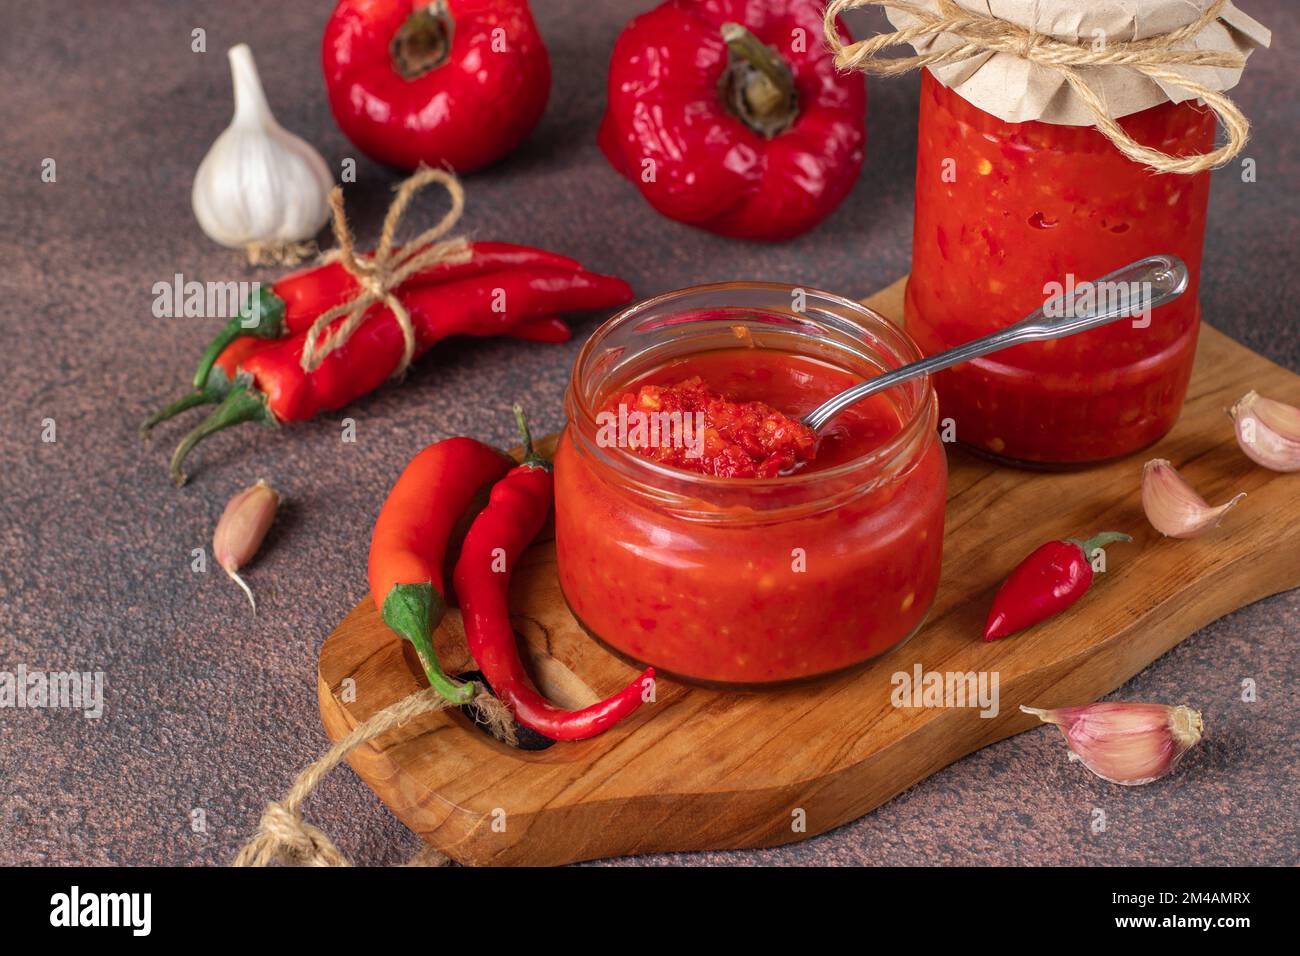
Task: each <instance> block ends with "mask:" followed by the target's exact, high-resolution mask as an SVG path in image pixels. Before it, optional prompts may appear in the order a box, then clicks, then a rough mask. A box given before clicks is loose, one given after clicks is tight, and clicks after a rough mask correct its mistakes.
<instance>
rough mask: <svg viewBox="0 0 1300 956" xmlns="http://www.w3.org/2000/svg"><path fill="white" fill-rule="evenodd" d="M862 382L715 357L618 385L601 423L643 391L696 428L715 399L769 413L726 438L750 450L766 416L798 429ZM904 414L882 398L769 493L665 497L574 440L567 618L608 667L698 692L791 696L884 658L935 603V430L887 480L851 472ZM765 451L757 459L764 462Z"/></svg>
mask: <svg viewBox="0 0 1300 956" xmlns="http://www.w3.org/2000/svg"><path fill="white" fill-rule="evenodd" d="M859 381H861V376H860V375H856V374H854V373H852V372H850V371H848V370H847V369H844V368H841V367H838V366H836V365H831V364H829V363H827V362H825V361H821V360H819V359H815V358H811V357H808V356H803V355H796V354H792V353H788V352H782V351H777V350H772V349H745V348H740V349H721V350H717V351H710V352H700V353H696V354H692V355H689V356H685V357H682V358H680V359H677V360H675V361H672V362H670V363H668V364H664V365H661V366H658V367H656V368H653V369H649V370H645V371H643V372H640V373H638V374H637V375H635V376H634V377H632V378H631V379H629V380H627V381H623V382H618V383H615V384H614V386H613V387H612V388H610V389H608V391H607V393H606V395H605V396H604V398H603V399H602V400H601V401H600V402H599V403H598V404H597V405H596V407H599V408H601V409H602V411H604V412H613V411H616V408H617V405H618V403H619V400H620V399H621V398H624V397H627V396H628V395H632V396H636V395H638V394H640V393H641V390H642V389H643V388H644V387H647V386H653V388H654V389H656V390H657V394H658V395H660V396H662V395H664V394H665V393H668V394H671V395H676V396H679V397H681V398H682V399H683V402H684V404H685V405H686V406H687V407H688V408H690V410H697V409H696V404H697V403H702V404H703V405H704V406H705V407H704V408H703V409H700V410H704V411H706V413H707V412H708V410H709V409H708V403H709V402H710V401H713V400H716V399H717V398H718V397H719V396H721V397H723V399H724V400H725V402H726V404H727V405H728V409H727V411H736V410H737V409H744V408H745V406H747V405H750V404H751V403H761V406H762V408H759V409H754V408H749V409H746V412H745V413H744V414H741V415H740V421H741V423H742V426H743V429H742V430H743V431H744V435H743V436H737V435H736V433H734V432H733V434H732V438H733V439H737V438H738V437H739V440H738V441H737V443H738V444H741V445H742V446H743V445H744V443H745V442H746V441H748V440H749V439H754V438H756V436H755V435H752V434H749V429H750V428H751V427H753V428H755V429H758V430H761V428H762V424H761V423H762V422H763V421H768V420H770V416H771V415H773V414H776V415H779V416H780V417H781V418H782V419H785V420H786V421H789V420H791V419H794V420H797V419H798V418H799V417H800V416H802V415H803V414H805V413H807V412H809V411H811V410H812V409H813V408H815V407H816V406H817V405H819V404H821V402H823V401H825V400H826V399H827V398H830V397H831V396H832V395H834V394H836V393H838V392H840V391H842V390H843V389H845V388H847V387H849V386H851V385H854V384H856V383H857V382H859ZM896 401H897V396H893V395H891V394H890V393H888V392H886V393H883V394H881V395H876V396H872V397H871V398H869V399H867V400H866V401H863V402H860V403H858V404H857V405H854V406H852V407H851V408H849V409H847V410H845V411H844V412H843V413H842V414H841V415H839V416H838V417H837V418H835V419H833V420H832V421H831V423H830V424H829V425H828V426H827V427H826V428H825V429H823V430H822V432H821V433H820V441H819V442H818V444H817V446H816V451H815V457H813V458H812V459H811V460H810V461H807V462H806V463H805V464H804V465H803V466H802V468H801V469H800V470H799V471H798V473H797V474H796V475H795V476H794V477H793V478H778V479H776V480H775V481H764V482H761V483H755V482H753V481H752V479H751V480H743V481H737V480H728V479H726V478H717V477H715V476H713V475H711V474H706V473H704V472H702V471H701V470H699V469H692V470H690V471H688V470H682V471H681V472H680V474H681V479H680V486H678V483H677V481H676V480H673V481H669V482H667V483H666V484H665V483H664V482H663V480H662V479H661V478H660V477H658V476H654V475H649V474H645V475H641V474H636V473H637V472H638V469H637V468H635V467H631V468H628V469H626V470H625V469H624V468H622V467H617V468H616V467H613V466H612V465H611V464H610V463H609V462H608V461H606V460H605V459H604V456H605V454H609V455H611V456H613V457H615V458H618V456H623V457H625V458H626V457H633V458H640V457H641V455H640V451H639V450H634V449H628V448H627V447H626V445H624V446H621V447H615V448H607V447H601V448H600V449H599V453H596V452H593V451H592V450H590V449H588V448H587V447H585V446H584V447H580V445H579V443H578V442H575V439H574V435H573V431H574V427H575V426H574V425H573V424H570V426H569V428H567V429H566V430H565V433H564V436H563V437H562V439H561V442H560V445H559V448H558V450H557V453H556V460H555V479H556V551H557V559H558V564H559V576H560V584H561V587H562V589H563V592H564V595H565V597H566V599H567V600H568V602H569V605H570V607H571V608H572V610H573V612H574V614H575V615H576V616H577V618H578V619H579V620H580V621H581V622H582V623H583V625H584V626H585V627H586V628H587V630H588V631H589V632H591V633H592V634H594V635H595V636H597V637H598V638H600V639H601V640H603V641H604V642H605V643H607V644H609V645H610V646H612V647H613V648H615V649H616V650H618V651H620V652H622V653H624V654H626V655H628V656H630V657H632V658H634V659H636V660H638V661H643V662H647V663H652V664H654V665H655V666H656V667H658V668H661V669H662V670H664V671H665V672H667V673H669V674H672V675H676V676H678V677H684V678H687V679H691V680H696V681H703V682H707V683H717V684H763V683H771V682H780V681H790V680H797V679H801V678H806V677H812V676H816V675H820V674H825V673H829V672H833V671H836V670H840V669H842V668H845V667H849V666H852V665H854V664H858V663H861V662H862V661H865V660H868V659H869V658H871V657H874V656H876V655H878V654H881V653H884V652H885V651H886V650H889V649H890V648H891V647H893V646H894V645H896V644H898V643H899V642H900V641H902V640H903V639H905V638H906V637H907V636H908V635H910V634H911V633H912V632H913V631H915V630H916V628H917V627H919V625H920V623H921V621H922V620H923V618H924V616H925V613H926V611H927V610H928V609H929V606H930V604H931V602H932V600H933V597H934V592H935V589H936V588H937V586H938V580H939V568H940V558H941V553H942V539H943V514H944V503H945V498H946V480H947V466H946V461H945V457H944V453H943V449H942V446H941V445H940V444H939V442H938V441H937V438H936V436H935V434H934V432H933V431H932V430H931V429H932V424H933V423H932V421H931V427H927V428H924V429H922V430H920V431H914V433H913V434H914V435H915V437H914V438H911V437H909V438H908V439H906V440H904V444H905V447H900V448H899V450H898V452H897V455H896V456H893V455H891V456H888V457H889V464H888V465H882V464H881V463H880V462H878V461H877V462H875V463H871V464H863V465H861V466H860V467H858V468H855V467H854V463H856V462H859V461H861V460H864V456H870V453H871V452H873V451H876V450H880V449H882V447H883V446H885V445H886V444H887V443H891V442H894V440H895V439H896V438H899V437H900V432H902V431H903V429H904V425H905V422H904V415H903V413H902V412H901V411H900V409H899V407H898V406H897V405H896V404H895V402H896ZM929 401H932V399H930V400H929ZM714 411H717V409H714ZM749 413H753V414H752V415H751V414H749ZM927 417H928V416H927ZM607 421H608V419H607ZM607 434H616V432H610V433H607ZM900 440H901V439H900ZM597 444H598V445H600V444H601V443H600V441H599V438H598V439H597ZM796 444H797V442H796ZM779 447H781V448H782V449H784V448H785V447H786V446H785V445H784V444H780V445H779ZM763 451H764V448H763V447H762V444H761V441H760V442H759V445H758V446H757V453H758V454H759V455H760V456H761V457H760V458H759V461H760V462H765V461H768V460H769V459H768V457H767V456H766V455H763V454H762V453H763ZM650 457H654V458H656V460H658V459H657V456H656V455H652V456H650ZM747 458H748V460H749V461H750V463H751V465H754V466H755V468H756V470H757V467H758V466H757V465H755V458H754V456H749V455H748V453H747ZM865 460H870V459H865ZM668 463H670V464H672V462H668ZM624 464H626V462H624ZM628 472H631V473H632V475H633V477H631V478H629V476H628ZM755 477H758V476H757V475H756V476H755ZM643 485H650V486H651V487H650V488H646V487H643ZM668 486H671V487H668ZM720 488H721V489H724V490H725V492H726V494H725V496H723V497H725V501H723V500H718V501H715V500H714V499H715V497H716V496H718V495H719V489H720ZM751 488H752V490H747V489H751Z"/></svg>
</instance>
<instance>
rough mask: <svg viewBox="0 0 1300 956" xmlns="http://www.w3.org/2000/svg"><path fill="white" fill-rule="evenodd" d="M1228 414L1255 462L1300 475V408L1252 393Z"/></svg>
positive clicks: (1243, 397)
mask: <svg viewBox="0 0 1300 956" xmlns="http://www.w3.org/2000/svg"><path fill="white" fill-rule="evenodd" d="M1228 414H1229V415H1231V416H1232V421H1233V425H1234V426H1235V427H1236V430H1237V444H1238V445H1240V446H1241V450H1242V451H1244V452H1245V453H1246V455H1247V457H1248V458H1250V459H1251V461H1254V462H1256V463H1257V464H1260V465H1263V466H1264V467H1265V468H1269V469H1271V470H1273V471H1300V408H1296V407H1295V406H1294V405H1285V404H1283V403H1282V402H1275V401H1274V400H1273V399H1271V398H1265V397H1264V396H1263V395H1260V394H1259V393H1258V392H1256V391H1255V390H1254V389H1251V390H1250V391H1249V392H1247V393H1246V394H1245V395H1243V396H1242V397H1241V398H1240V399H1238V400H1237V403H1236V404H1235V405H1233V406H1232V410H1231V411H1230V412H1229V413H1228Z"/></svg>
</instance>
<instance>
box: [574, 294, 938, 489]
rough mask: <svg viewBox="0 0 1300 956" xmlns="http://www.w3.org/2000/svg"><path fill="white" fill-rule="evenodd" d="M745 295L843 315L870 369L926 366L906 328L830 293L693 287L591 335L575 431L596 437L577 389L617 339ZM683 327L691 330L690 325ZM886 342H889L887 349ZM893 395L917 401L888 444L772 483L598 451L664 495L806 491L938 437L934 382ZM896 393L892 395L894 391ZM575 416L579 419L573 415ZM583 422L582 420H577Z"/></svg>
mask: <svg viewBox="0 0 1300 956" xmlns="http://www.w3.org/2000/svg"><path fill="white" fill-rule="evenodd" d="M746 291H749V292H769V293H772V294H774V295H777V296H780V297H782V298H784V299H786V300H787V301H793V297H794V296H795V294H796V293H800V294H802V295H803V296H804V298H805V301H807V302H812V301H814V300H817V301H820V302H823V303H825V304H827V305H830V306H833V307H835V308H836V309H837V310H838V311H837V313H836V318H837V319H838V320H839V321H840V322H841V323H842V324H846V325H848V324H851V325H854V326H856V327H857V328H856V331H858V332H861V333H863V336H864V338H865V339H866V340H865V341H862V342H861V344H862V345H864V346H867V347H868V348H869V349H870V347H871V346H872V345H874V346H875V347H874V349H870V351H868V352H867V353H865V354H863V353H859V355H860V357H863V358H866V359H867V360H868V361H870V360H872V359H873V358H875V359H878V360H884V361H893V362H895V363H897V364H898V365H904V364H907V363H910V362H914V361H918V360H919V359H921V358H922V353H921V350H920V347H919V346H918V345H917V344H916V342H914V341H913V340H912V338H911V336H909V335H908V334H907V332H906V331H905V330H904V329H903V328H902V327H901V326H899V325H897V324H895V323H893V322H891V321H889V320H888V319H887V318H885V317H884V316H882V315H881V314H880V313H879V312H876V311H875V310H874V309H871V308H869V307H867V306H865V305H863V304H862V303H861V302H857V301H854V300H853V299H849V298H846V297H844V296H840V295H836V294H835V293H833V292H827V291H825V290H822V289H815V288H809V287H806V286H794V285H787V284H784V283H779V282H757V281H753V282H751V281H743V282H716V283H709V284H704V285H696V286H688V287H686V288H682V289H676V290H674V291H671V292H665V293H662V294H660V295H657V296H653V297H651V298H649V299H644V300H642V301H640V302H636V303H634V304H632V305H630V306H628V307H627V308H625V309H623V310H621V311H620V312H618V313H616V314H615V315H613V316H611V317H610V318H609V319H608V320H606V321H605V322H604V323H603V324H601V325H600V326H599V327H598V328H597V329H596V330H595V331H594V332H592V334H591V335H590V336H589V337H588V339H587V341H586V342H585V343H584V344H583V346H582V348H581V350H580V351H579V352H578V356H577V358H576V359H575V360H574V364H573V371H572V373H571V375H570V379H569V385H568V389H567V395H566V400H565V406H566V411H567V412H568V418H569V422H570V424H571V425H574V424H578V425H581V426H582V427H583V430H584V431H585V430H587V429H590V430H591V431H593V432H594V431H595V429H596V427H597V423H596V411H597V410H596V409H595V408H594V407H593V404H592V402H591V400H590V398H589V395H588V394H587V392H588V390H587V389H580V388H579V387H578V385H579V383H580V382H581V381H584V380H585V374H584V373H585V371H586V369H587V367H588V366H589V365H590V364H591V363H592V361H593V359H594V358H595V357H596V356H597V355H598V354H599V351H600V349H601V347H602V344H603V343H604V341H605V340H606V339H607V338H608V336H609V335H610V334H611V333H612V332H613V331H615V330H616V329H618V328H621V327H624V326H626V325H628V324H630V323H633V322H635V321H636V320H637V319H639V318H641V317H642V316H644V315H646V314H647V313H652V312H656V311H662V310H664V309H666V308H671V307H672V306H673V305H674V304H679V303H683V301H684V300H689V299H691V298H694V297H702V296H719V295H726V294H728V293H741V292H746ZM682 311H683V312H687V311H690V310H689V307H688V306H686V305H684V304H683V308H682ZM753 311H755V312H759V311H762V310H759V309H754V310H753ZM768 311H772V310H768ZM791 315H792V317H795V318H797V319H799V320H801V321H803V322H807V323H810V324H813V325H815V324H817V322H816V320H814V319H812V318H810V317H809V316H808V315H807V314H803V313H795V312H791ZM697 321H701V322H703V321H708V320H697ZM682 324H683V325H689V324H691V323H689V322H687V323H682ZM882 339H887V340H889V341H882ZM881 353H883V354H881ZM896 388H897V389H906V390H909V391H910V392H911V393H912V396H913V399H912V402H911V407H910V409H909V413H908V415H907V417H906V419H905V420H904V421H903V424H902V427H900V428H899V430H898V432H896V433H895V434H894V435H892V436H891V437H890V438H889V439H888V440H887V441H885V442H883V443H882V444H880V445H878V446H876V447H875V448H873V449H871V450H870V451H868V452H865V453H864V454H862V455H860V456H858V457H857V458H852V459H850V460H848V461H845V462H841V463H839V464H838V465H835V466H833V467H830V468H826V469H822V470H814V471H799V472H796V473H794V474H792V475H784V476H778V477H774V478H720V477H716V476H713V475H706V474H701V473H697V472H690V471H685V470H683V469H679V468H673V467H671V466H668V465H663V464H660V463H659V462H656V461H653V460H651V459H649V458H646V457H644V456H642V455H637V454H635V453H633V452H631V451H628V450H627V449H624V448H618V447H615V448H612V449H607V448H603V447H598V448H597V450H598V451H600V452H603V453H606V455H607V457H608V458H609V459H611V460H612V461H617V462H618V463H620V464H622V465H624V466H625V468H624V469H621V470H626V471H629V472H631V473H632V474H633V475H634V476H636V477H637V478H638V479H639V480H641V481H643V482H644V483H645V484H647V485H648V486H650V487H655V488H657V487H661V486H662V485H661V483H669V484H676V485H681V486H684V487H688V488H698V489H717V490H727V491H734V490H737V489H740V488H744V489H747V490H749V489H752V490H753V491H756V492H762V491H763V490H765V489H778V488H779V489H785V490H789V489H793V488H799V487H803V488H808V487H810V486H813V485H815V484H816V483H818V482H833V481H834V480H836V479H841V478H845V477H849V476H851V475H853V474H854V473H857V472H862V471H864V470H866V469H874V470H881V469H883V468H884V467H886V466H887V465H888V464H889V463H891V462H892V461H894V460H895V459H897V458H898V457H899V456H900V455H902V454H903V453H904V452H905V451H906V450H907V449H908V448H909V447H911V446H912V444H913V443H915V441H916V440H917V437H918V435H919V434H920V433H921V432H923V431H925V430H931V431H932V430H933V428H934V424H935V421H936V420H937V417H938V399H937V397H936V395H935V392H934V387H933V385H932V384H931V381H930V376H928V375H926V376H920V377H918V378H915V379H912V380H911V381H909V382H906V383H904V384H902V385H899V386H896ZM891 391H893V390H892V389H891ZM575 412H576V413H577V415H575ZM578 416H581V418H580V420H578Z"/></svg>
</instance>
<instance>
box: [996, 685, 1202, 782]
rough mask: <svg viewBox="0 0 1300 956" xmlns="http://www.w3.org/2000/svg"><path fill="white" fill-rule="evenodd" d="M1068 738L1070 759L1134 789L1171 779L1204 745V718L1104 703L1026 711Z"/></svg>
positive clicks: (1188, 711)
mask: <svg viewBox="0 0 1300 956" xmlns="http://www.w3.org/2000/svg"><path fill="white" fill-rule="evenodd" d="M1020 709H1021V710H1023V711H1024V712H1025V713H1026V714H1033V715H1034V716H1036V717H1038V719H1039V720H1042V721H1043V722H1044V723H1049V724H1056V726H1057V727H1059V728H1060V729H1061V733H1062V734H1064V735H1065V743H1066V745H1067V746H1068V747H1069V748H1070V759H1071V760H1078V761H1079V762H1081V763H1082V764H1083V765H1084V766H1085V767H1087V768H1088V769H1089V770H1091V771H1092V772H1093V773H1095V774H1096V775H1097V776H1099V777H1101V778H1102V779H1103V780H1109V781H1110V782H1111V783H1122V784H1124V786H1126V787H1133V786H1137V785H1139V784H1143V783H1150V782H1151V781H1152V780H1159V779H1160V778H1161V777H1163V776H1165V775H1167V774H1169V773H1172V772H1173V769H1174V767H1176V766H1177V765H1178V761H1179V760H1181V759H1182V758H1183V754H1185V753H1187V751H1188V750H1190V749H1191V748H1192V747H1195V746H1196V745H1197V744H1198V743H1200V740H1201V730H1202V725H1201V714H1200V712H1199V711H1196V710H1193V709H1192V708H1190V707H1187V706H1180V707H1169V706H1166V705H1165V704H1130V703H1125V702H1120V701H1101V702H1099V703H1096V704H1086V705H1084V706H1082V707H1062V708H1060V709H1058V710H1040V709H1039V708H1037V707H1025V706H1023V705H1021V707H1020Z"/></svg>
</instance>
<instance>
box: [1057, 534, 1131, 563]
mask: <svg viewBox="0 0 1300 956" xmlns="http://www.w3.org/2000/svg"><path fill="white" fill-rule="evenodd" d="M1067 540H1069V541H1072V542H1074V543H1075V544H1077V545H1078V546H1079V548H1080V549H1081V550H1082V551H1083V556H1084V557H1085V558H1087V559H1088V560H1089V561H1091V560H1092V552H1094V551H1096V550H1097V549H1098V548H1104V547H1106V545H1108V544H1114V543H1115V542H1116V541H1132V540H1133V539H1132V538H1130V537H1129V536H1128V535H1126V534H1123V533H1121V532H1119V531H1103V532H1101V533H1100V534H1095V535H1093V536H1092V537H1091V538H1088V539H1087V540H1086V541H1080V540H1079V539H1078V538H1069V539H1067Z"/></svg>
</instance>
